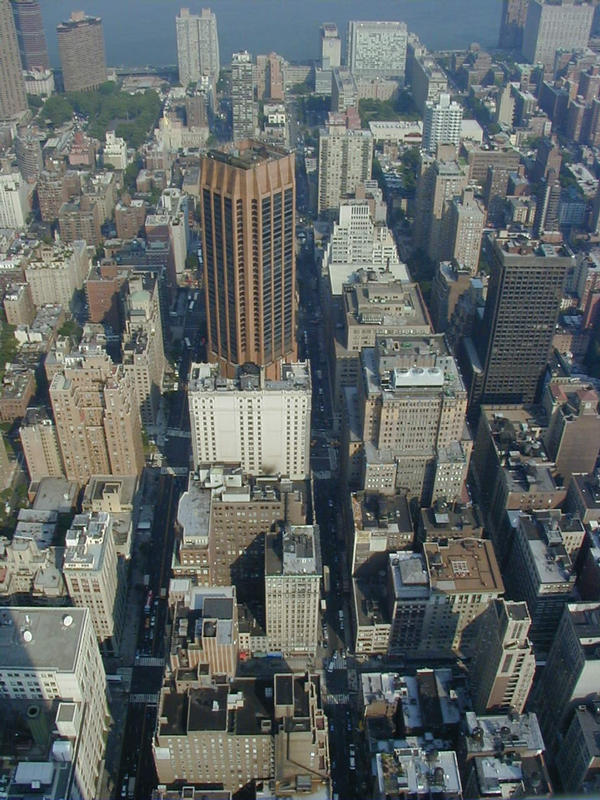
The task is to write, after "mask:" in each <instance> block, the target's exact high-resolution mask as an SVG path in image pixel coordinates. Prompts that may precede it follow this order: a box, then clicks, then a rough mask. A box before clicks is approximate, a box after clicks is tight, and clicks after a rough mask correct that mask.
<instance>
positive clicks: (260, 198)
mask: <svg viewBox="0 0 600 800" xmlns="http://www.w3.org/2000/svg"><path fill="white" fill-rule="evenodd" d="M200 192H201V203H200V209H201V217H202V245H203V251H204V286H205V292H206V316H207V328H208V358H209V360H211V361H216V362H218V363H219V364H220V365H221V367H222V368H223V369H224V372H225V374H226V375H227V376H230V377H233V376H234V375H235V373H236V368H237V366H238V365H241V364H243V363H244V362H246V361H252V362H254V363H255V364H257V365H258V366H259V367H265V370H266V374H267V377H272V376H276V375H278V374H279V372H280V368H279V364H280V362H281V361H282V360H288V361H293V360H294V359H295V357H296V335H295V328H296V305H295V280H296V265H295V257H294V247H295V241H294V237H295V224H296V218H295V195H296V183H295V174H294V156H293V154H291V153H288V152H287V151H285V150H283V149H281V148H276V147H271V146H266V145H263V144H260V143H257V142H250V141H246V142H243V143H240V145H239V146H238V147H237V148H236V149H235V150H233V149H230V150H228V151H211V152H209V153H208V154H207V155H206V156H204V158H203V159H202V165H201V178H200Z"/></svg>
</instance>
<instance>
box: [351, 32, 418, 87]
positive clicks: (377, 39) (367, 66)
mask: <svg viewBox="0 0 600 800" xmlns="http://www.w3.org/2000/svg"><path fill="white" fill-rule="evenodd" d="M407 41H408V31H407V29H406V24H405V23H404V22H397V21H382V20H378V21H377V22H365V21H362V20H361V21H357V20H350V22H349V23H348V69H349V70H350V71H351V72H352V73H353V74H354V75H355V76H356V77H357V78H396V79H397V80H399V81H401V82H404V73H405V71H406V45H407Z"/></svg>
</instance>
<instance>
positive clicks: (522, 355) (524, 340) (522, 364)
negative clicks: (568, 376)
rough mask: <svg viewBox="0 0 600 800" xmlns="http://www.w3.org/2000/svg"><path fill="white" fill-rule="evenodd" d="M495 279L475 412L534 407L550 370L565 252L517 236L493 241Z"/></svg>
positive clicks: (480, 343)
mask: <svg viewBox="0 0 600 800" xmlns="http://www.w3.org/2000/svg"><path fill="white" fill-rule="evenodd" d="M488 252H489V253H490V256H491V261H492V264H491V277H490V283H489V288H488V294H487V300H486V306H485V312H484V317H483V322H482V328H481V331H480V334H479V336H478V337H477V355H478V357H479V361H480V364H479V366H478V367H477V369H478V370H480V376H481V377H480V379H479V380H478V381H476V382H475V383H476V384H478V385H477V386H476V385H475V384H472V385H471V408H473V404H474V403H477V402H483V403H533V402H534V400H535V398H536V396H537V394H538V391H539V389H540V382H541V379H542V377H543V374H544V372H545V369H546V363H547V360H548V355H549V353H550V347H551V345H552V336H553V334H554V326H555V324H556V318H557V316H558V311H559V307H560V300H561V297H562V289H563V283H564V280H565V276H566V273H567V269H568V268H569V267H570V266H572V265H573V256H572V254H571V253H570V251H568V250H566V249H565V248H563V247H558V246H554V245H551V244H544V243H538V242H536V241H532V240H526V239H520V238H515V237H510V238H503V239H500V238H498V239H491V240H490V242H489V248H488Z"/></svg>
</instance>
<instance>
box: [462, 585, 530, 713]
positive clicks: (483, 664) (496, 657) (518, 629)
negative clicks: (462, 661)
mask: <svg viewBox="0 0 600 800" xmlns="http://www.w3.org/2000/svg"><path fill="white" fill-rule="evenodd" d="M480 622H481V634H480V636H479V637H478V639H477V641H476V644H475V648H474V654H473V660H472V667H471V670H470V683H471V688H472V696H473V706H474V708H475V711H476V712H477V713H478V714H487V713H489V712H490V711H493V710H502V711H509V710H511V709H512V710H514V711H516V713H517V714H521V713H523V709H524V707H525V703H526V702H527V698H528V697H529V692H530V690H531V686H532V684H533V677H534V675H535V656H534V653H533V648H532V646H531V642H530V641H529V639H528V633H529V628H530V626H531V618H530V616H529V612H528V610H527V604H526V603H523V602H520V603H519V602H512V601H506V600H497V601H496V602H494V603H492V604H491V605H490V606H489V608H488V609H487V611H486V612H485V614H483V615H482V616H481V620H480Z"/></svg>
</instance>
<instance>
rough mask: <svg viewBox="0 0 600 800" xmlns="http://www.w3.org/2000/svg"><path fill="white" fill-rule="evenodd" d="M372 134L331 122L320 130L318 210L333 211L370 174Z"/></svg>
mask: <svg viewBox="0 0 600 800" xmlns="http://www.w3.org/2000/svg"><path fill="white" fill-rule="evenodd" d="M372 166H373V136H372V134H371V133H370V132H369V131H353V130H348V129H347V128H346V125H345V124H337V122H335V121H334V122H333V123H330V124H328V125H327V128H325V129H321V131H320V132H319V173H318V174H319V196H318V211H319V213H321V212H323V211H333V210H335V209H337V208H338V207H339V205H340V202H341V200H342V199H343V198H344V197H348V195H353V194H354V191H355V190H356V187H357V185H358V184H359V183H363V182H364V181H366V180H368V179H369V178H370V177H371V169H372Z"/></svg>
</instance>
